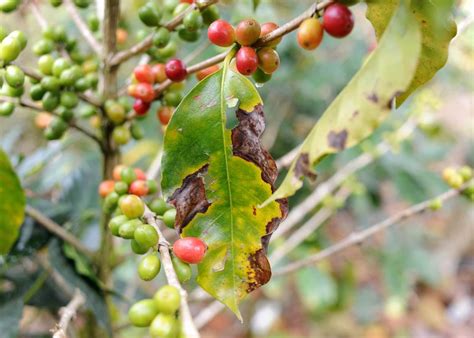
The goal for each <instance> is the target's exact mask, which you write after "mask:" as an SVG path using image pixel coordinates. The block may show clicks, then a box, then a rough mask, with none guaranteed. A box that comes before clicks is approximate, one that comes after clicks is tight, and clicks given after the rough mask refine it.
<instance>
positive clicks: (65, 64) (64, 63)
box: [52, 58, 71, 77]
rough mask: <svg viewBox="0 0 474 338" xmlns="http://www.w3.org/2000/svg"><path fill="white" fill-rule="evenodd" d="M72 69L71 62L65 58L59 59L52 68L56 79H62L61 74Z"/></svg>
mask: <svg viewBox="0 0 474 338" xmlns="http://www.w3.org/2000/svg"><path fill="white" fill-rule="evenodd" d="M70 67H71V62H70V61H69V60H67V59H65V58H58V59H56V60H55V61H54V63H53V67H52V72H53V75H54V76H56V77H60V76H61V73H62V72H64V71H65V70H66V69H68V68H70Z"/></svg>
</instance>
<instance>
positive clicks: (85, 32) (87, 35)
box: [64, 0, 102, 55]
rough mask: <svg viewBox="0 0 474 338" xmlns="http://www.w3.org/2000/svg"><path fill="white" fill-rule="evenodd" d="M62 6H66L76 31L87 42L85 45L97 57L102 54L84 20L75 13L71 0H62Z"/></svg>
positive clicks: (75, 9)
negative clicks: (87, 45) (88, 46)
mask: <svg viewBox="0 0 474 338" xmlns="http://www.w3.org/2000/svg"><path fill="white" fill-rule="evenodd" d="M64 6H66V11H67V12H68V13H69V15H70V16H71V18H72V20H73V21H74V23H75V24H76V26H77V29H78V30H79V32H80V33H81V34H82V36H83V37H84V39H85V40H86V41H87V43H88V44H89V45H90V47H91V48H92V50H93V51H94V52H96V53H97V54H98V55H101V54H102V48H101V46H100V44H99V42H98V41H97V40H96V38H95V37H94V35H93V34H92V32H91V31H90V29H89V27H87V25H86V23H85V22H84V20H82V18H81V15H80V14H79V12H78V11H77V8H76V6H75V5H74V4H73V3H72V1H71V0H64Z"/></svg>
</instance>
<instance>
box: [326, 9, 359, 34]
mask: <svg viewBox="0 0 474 338" xmlns="http://www.w3.org/2000/svg"><path fill="white" fill-rule="evenodd" d="M323 26H324V30H325V31H326V32H327V33H328V34H329V35H332V36H333V37H335V38H343V37H345V36H347V35H349V34H350V32H351V31H352V28H354V16H353V15H352V12H351V11H350V9H349V8H347V7H346V6H344V5H342V4H338V3H335V4H332V5H329V6H328V7H327V8H326V9H325V11H324V15H323Z"/></svg>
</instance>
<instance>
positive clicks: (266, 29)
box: [260, 22, 281, 47]
mask: <svg viewBox="0 0 474 338" xmlns="http://www.w3.org/2000/svg"><path fill="white" fill-rule="evenodd" d="M278 27H280V26H278V25H277V24H276V23H274V22H266V23H264V24H263V25H262V26H261V27H260V29H261V30H260V37H264V36H265V35H267V34H269V33H271V32H273V31H274V30H275V29H277V28H278ZM280 42H281V36H280V37H279V38H278V39H275V40H272V41H270V42H268V43H266V44H265V46H268V47H276V46H277V45H278V44H279V43H280Z"/></svg>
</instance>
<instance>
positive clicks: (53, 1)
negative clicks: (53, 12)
mask: <svg viewBox="0 0 474 338" xmlns="http://www.w3.org/2000/svg"><path fill="white" fill-rule="evenodd" d="M49 3H50V5H51V6H53V7H59V6H61V5H62V3H63V0H49Z"/></svg>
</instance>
